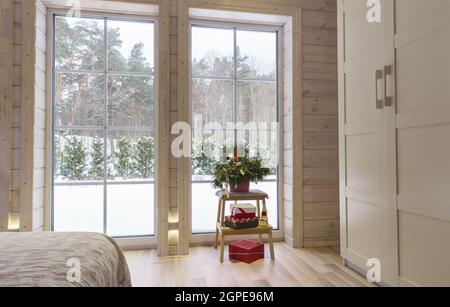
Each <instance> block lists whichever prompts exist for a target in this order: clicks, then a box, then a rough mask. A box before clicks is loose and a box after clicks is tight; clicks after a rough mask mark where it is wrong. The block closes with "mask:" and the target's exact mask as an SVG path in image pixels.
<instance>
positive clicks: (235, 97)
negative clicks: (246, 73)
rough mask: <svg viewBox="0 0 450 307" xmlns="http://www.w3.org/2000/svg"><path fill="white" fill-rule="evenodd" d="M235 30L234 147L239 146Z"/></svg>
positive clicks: (235, 35)
mask: <svg viewBox="0 0 450 307" xmlns="http://www.w3.org/2000/svg"><path fill="white" fill-rule="evenodd" d="M233 31H234V46H233V47H234V49H233V50H234V63H233V64H234V80H233V84H234V117H233V119H234V124H235V129H234V147H235V148H237V146H238V145H237V137H238V135H237V129H236V123H237V112H238V110H237V109H238V108H237V97H238V95H237V55H238V54H237V28H236V27H234V29H233Z"/></svg>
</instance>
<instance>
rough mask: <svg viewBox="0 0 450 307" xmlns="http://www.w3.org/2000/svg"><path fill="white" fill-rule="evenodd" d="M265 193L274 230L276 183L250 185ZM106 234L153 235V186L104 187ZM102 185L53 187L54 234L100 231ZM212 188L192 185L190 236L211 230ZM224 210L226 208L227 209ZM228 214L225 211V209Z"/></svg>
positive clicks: (213, 215)
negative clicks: (105, 194) (191, 233)
mask: <svg viewBox="0 0 450 307" xmlns="http://www.w3.org/2000/svg"><path fill="white" fill-rule="evenodd" d="M252 189H260V190H263V191H265V192H266V193H268V194H269V196H270V199H269V201H268V203H267V207H268V210H269V222H270V223H271V225H272V226H274V227H275V228H278V212H277V197H278V196H277V183H276V182H262V183H259V184H258V185H253V186H252ZM107 190H108V192H107V199H108V208H107V234H108V235H110V236H113V237H124V236H143V235H153V234H154V229H155V228H154V185H152V184H137V185H134V184H133V185H120V184H114V185H109V186H108V189H107ZM103 193H104V191H103V186H94V185H92V186H55V199H54V200H55V203H54V222H55V231H87V232H101V233H102V232H103V223H104V222H103ZM215 193H216V189H214V188H213V187H212V185H211V184H210V183H195V184H193V185H192V210H193V214H192V228H193V233H209V232H214V231H215V228H214V227H215V223H216V215H217V203H218V200H217V197H216V196H215ZM227 207H228V206H227ZM226 212H227V214H229V208H226Z"/></svg>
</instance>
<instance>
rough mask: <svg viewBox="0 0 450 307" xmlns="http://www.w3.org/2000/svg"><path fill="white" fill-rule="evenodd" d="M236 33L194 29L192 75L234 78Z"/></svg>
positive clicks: (201, 28)
mask: <svg viewBox="0 0 450 307" xmlns="http://www.w3.org/2000/svg"><path fill="white" fill-rule="evenodd" d="M233 45H234V31H233V30H226V29H216V28H204V27H192V75H193V76H194V77H219V78H225V77H228V78H230V77H233V76H234V68H233V66H234V50H233V49H234V48H233Z"/></svg>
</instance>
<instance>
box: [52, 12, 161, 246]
mask: <svg viewBox="0 0 450 307" xmlns="http://www.w3.org/2000/svg"><path fill="white" fill-rule="evenodd" d="M68 11H69V10H68V9H59V8H51V9H48V10H47V13H48V14H47V26H48V31H47V45H48V54H47V59H48V63H47V69H48V73H47V83H48V85H47V87H48V88H49V89H50V91H49V95H48V96H49V97H48V105H49V106H50V114H51V119H50V121H49V123H50V124H49V125H48V128H49V130H50V132H49V134H50V136H49V137H50V148H49V155H50V160H51V162H50V169H51V188H50V191H49V193H50V197H49V198H50V201H49V202H48V206H49V208H48V211H49V218H50V223H49V225H48V228H49V230H50V231H54V225H55V216H54V190H55V186H86V185H94V186H104V187H106V186H109V185H136V184H153V186H154V197H153V207H154V208H153V211H154V230H153V234H147V235H136V236H132V235H129V236H117V237H114V238H115V239H116V240H117V241H118V242H119V243H120V244H121V245H122V246H124V247H127V246H132V247H133V248H136V247H143V248H148V247H155V246H156V244H157V236H158V216H157V212H158V208H157V203H156V193H157V182H156V177H157V174H156V173H157V170H158V165H157V163H158V159H157V158H156V155H157V150H156V148H157V142H158V140H157V137H156V136H157V130H158V129H159V127H157V123H158V114H157V112H156V110H157V107H156V106H157V104H158V102H159V92H160V90H159V79H160V75H159V72H160V52H159V47H158V46H159V27H160V25H159V22H160V20H159V17H158V16H154V15H137V14H128V13H127V14H120V13H107V12H98V11H89V10H83V11H82V12H81V13H80V15H79V16H77V17H80V18H90V19H99V20H104V21H105V23H104V24H105V25H106V24H107V22H106V21H107V20H112V21H129V22H141V23H147V24H153V26H154V47H153V49H154V72H153V74H152V73H146V72H126V71H124V72H120V71H112V70H111V71H110V70H109V69H108V67H107V61H106V62H105V68H104V69H103V70H92V71H88V70H65V69H58V70H57V69H56V67H55V63H56V59H55V56H56V55H55V46H56V42H55V38H56V36H55V32H56V31H55V26H56V22H55V21H56V18H57V17H65V16H66V15H67V13H68ZM104 31H105V37H104V40H105V42H107V35H106V33H107V27H105V29H104ZM104 53H105V59H107V58H108V48H107V44H106V45H105V50H104ZM57 72H62V73H66V72H67V73H81V74H82V73H87V74H89V75H100V76H104V77H105V80H104V83H105V93H104V97H103V98H104V99H105V101H104V104H105V105H107V104H108V100H107V99H108V97H107V93H106V87H107V84H108V78H109V77H111V76H132V77H140V76H147V77H148V76H150V77H153V79H152V81H151V82H152V83H153V88H154V93H153V95H154V105H153V107H154V112H153V127H150V126H149V127H127V126H110V125H109V123H108V121H107V109H105V110H104V111H105V115H104V117H105V122H104V123H102V125H99V126H68V127H65V126H61V127H59V126H58V127H57V126H56V125H55V83H54V79H55V74H56V73H57ZM80 129H81V130H85V131H90V132H99V133H102V134H104V135H103V137H102V139H103V140H106V139H107V134H108V133H114V132H126V131H142V132H152V134H153V137H154V141H155V152H154V155H155V157H154V170H155V174H154V178H153V179H151V180H142V181H132V180H130V181H126V182H114V181H108V179H107V178H106V177H105V178H102V179H101V180H95V181H88V182H80V183H57V184H55V178H54V177H55V176H54V175H55V135H56V134H55V133H56V132H57V131H59V130H69V131H70V130H80ZM104 148H105V151H106V150H107V148H106V146H104ZM105 163H106V161H105ZM103 193H104V194H103V232H104V233H106V231H107V220H108V216H107V207H108V205H107V204H108V202H107V188H104V192H103Z"/></svg>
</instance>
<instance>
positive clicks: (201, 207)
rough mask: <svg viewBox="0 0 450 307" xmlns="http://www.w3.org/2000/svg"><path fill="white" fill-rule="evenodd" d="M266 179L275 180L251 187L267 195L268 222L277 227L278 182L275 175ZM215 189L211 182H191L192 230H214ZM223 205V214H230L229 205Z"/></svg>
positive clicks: (204, 231)
mask: <svg viewBox="0 0 450 307" xmlns="http://www.w3.org/2000/svg"><path fill="white" fill-rule="evenodd" d="M267 179H272V180H275V182H260V183H258V184H257V185H256V184H252V185H251V189H260V190H263V191H264V192H266V193H267V194H268V195H269V200H268V201H267V203H266V206H267V210H268V214H269V223H270V224H271V225H272V226H273V227H274V229H278V227H279V222H278V183H277V182H276V176H274V177H272V178H270V177H268V178H267ZM216 191H217V189H214V188H213V186H212V185H211V183H207V182H205V183H201V182H194V183H193V184H192V212H193V214H192V232H193V233H196V234H199V233H211V232H215V227H216V220H217V202H218V199H217V197H216V196H215V193H216ZM228 204H229V203H227V206H225V215H230V209H229V208H230V206H229V205H228Z"/></svg>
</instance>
